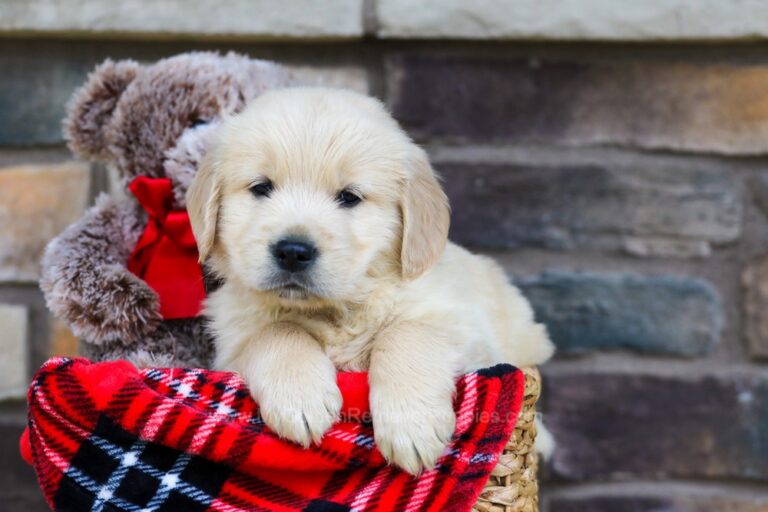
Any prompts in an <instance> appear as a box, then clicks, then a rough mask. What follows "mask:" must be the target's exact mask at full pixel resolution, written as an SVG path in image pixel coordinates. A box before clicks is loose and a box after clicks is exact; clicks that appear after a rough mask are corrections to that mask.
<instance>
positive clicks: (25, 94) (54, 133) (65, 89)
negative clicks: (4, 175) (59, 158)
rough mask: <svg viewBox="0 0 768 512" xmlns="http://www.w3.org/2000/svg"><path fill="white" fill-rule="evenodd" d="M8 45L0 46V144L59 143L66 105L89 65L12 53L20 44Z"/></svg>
mask: <svg viewBox="0 0 768 512" xmlns="http://www.w3.org/2000/svg"><path fill="white" fill-rule="evenodd" d="M1 10H2V7H0V11H1ZM0 18H2V16H0ZM8 46H9V47H8V48H2V47H0V69H2V70H3V79H2V80H0V119H2V120H3V122H2V123H0V146H13V145H16V146H29V145H34V144H56V143H60V142H61V141H62V140H63V137H62V131H61V121H62V119H64V111H65V105H66V103H67V101H68V100H69V98H70V96H71V95H72V92H73V91H74V90H75V88H76V87H78V86H79V85H80V84H82V83H83V82H84V81H85V77H86V75H87V73H88V71H90V68H91V67H92V66H91V65H90V63H88V64H86V63H81V62H77V63H75V62H71V61H70V60H67V59H66V58H62V59H59V60H52V59H47V58H45V57H44V56H41V55H24V54H23V53H22V54H14V53H12V52H13V51H14V50H19V48H14V45H8ZM2 50H6V51H7V52H8V53H6V51H2Z"/></svg>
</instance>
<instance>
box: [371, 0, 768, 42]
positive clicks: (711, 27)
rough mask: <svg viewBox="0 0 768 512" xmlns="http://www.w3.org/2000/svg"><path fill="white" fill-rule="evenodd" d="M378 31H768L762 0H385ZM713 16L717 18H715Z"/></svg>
mask: <svg viewBox="0 0 768 512" xmlns="http://www.w3.org/2000/svg"><path fill="white" fill-rule="evenodd" d="M376 10H377V15H378V26H379V30H378V34H379V36H380V37H394V38H414V39H424V38H441V39H457V38H458V39H545V40H562V39H566V40H601V41H602V40H610V41H655V40H674V41H679V40H695V41H701V40H719V39H727V40H730V39H740V38H743V39H753V38H764V37H767V36H768V21H766V20H768V6H767V5H766V4H765V2H762V1H761V0H748V1H742V2H740V3H739V4H738V6H735V5H734V3H733V2H731V1H729V0H714V1H707V2H706V3H704V2H701V1H700V0H650V1H648V0H646V1H643V2H623V3H621V4H618V3H616V2H615V1H612V0H569V1H559V2H556V3H552V2H531V1H528V0H495V1H484V2H472V3H467V2H466V1H465V0H420V1H418V2H413V1H411V0H378V1H377V2H376ZM712 20H717V23H713V22H712Z"/></svg>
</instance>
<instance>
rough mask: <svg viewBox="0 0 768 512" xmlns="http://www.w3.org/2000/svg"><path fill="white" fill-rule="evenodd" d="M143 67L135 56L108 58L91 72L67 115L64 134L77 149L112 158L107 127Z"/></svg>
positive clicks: (73, 100)
mask: <svg viewBox="0 0 768 512" xmlns="http://www.w3.org/2000/svg"><path fill="white" fill-rule="evenodd" d="M139 68H140V64H139V63H138V62H135V61H132V60H123V61H119V62H114V61H112V60H109V59H108V60H106V61H105V62H104V63H102V64H100V65H99V66H97V67H96V69H94V70H93V72H92V73H91V74H90V75H88V79H87V80H86V82H85V85H83V86H82V87H80V89H78V90H77V91H76V92H75V93H74V95H73V96H72V99H71V100H70V103H69V105H68V107H67V116H66V118H65V119H64V138H65V139H66V140H67V142H68V143H69V148H70V149H71V150H72V151H73V152H75V153H77V154H79V155H81V156H83V157H86V158H93V159H97V160H107V159H108V158H109V155H108V153H107V141H106V138H105V132H106V130H105V128H106V126H107V124H108V123H109V121H110V119H111V118H112V115H113V114H114V111H115V107H116V106H117V102H118V100H119V99H120V95H121V94H123V91H125V89H126V88H127V87H128V85H129V84H130V83H131V82H132V81H133V79H134V78H136V75H137V73H138V71H139Z"/></svg>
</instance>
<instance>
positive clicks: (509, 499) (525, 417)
mask: <svg viewBox="0 0 768 512" xmlns="http://www.w3.org/2000/svg"><path fill="white" fill-rule="evenodd" d="M523 373H525V396H524V398H523V407H522V411H521V412H520V418H519V419H518V420H517V425H516V426H515V431H514V433H513V434H512V437H511V438H510V439H509V442H508V443H507V446H505V447H504V453H502V455H501V457H499V462H498V464H496V467H495V468H494V470H493V472H492V473H491V478H490V480H488V483H487V484H485V488H484V489H483V492H482V493H481V494H480V498H479V499H478V500H477V503H476V504H475V506H474V507H472V512H537V511H538V510H539V484H538V482H537V481H536V470H537V469H538V465H539V460H538V456H537V455H536V451H535V450H534V449H533V442H534V440H535V439H536V423H535V421H534V419H535V417H536V401H537V400H538V399H539V394H540V393H541V376H540V375H539V371H538V370H537V369H536V368H524V369H523Z"/></svg>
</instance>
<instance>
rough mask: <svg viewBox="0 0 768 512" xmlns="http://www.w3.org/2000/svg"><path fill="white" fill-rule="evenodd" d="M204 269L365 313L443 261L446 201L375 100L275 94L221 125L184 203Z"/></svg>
mask: <svg viewBox="0 0 768 512" xmlns="http://www.w3.org/2000/svg"><path fill="white" fill-rule="evenodd" d="M187 205H188V209H189V213H190V219H191V222H192V229H193V231H194V233H195V237H196V239H197V243H198V247H199V249H200V258H201V260H205V259H206V257H207V256H209V255H210V256H211V259H210V260H211V263H212V267H213V269H214V270H215V271H217V272H218V273H220V274H222V275H223V276H225V277H226V278H227V279H235V280H237V281H239V282H240V283H241V284H243V285H245V286H247V287H249V288H251V289H253V290H257V291H259V292H263V293H264V295H265V296H268V297H271V298H273V299H275V300H276V301H277V302H278V303H281V304H283V305H291V306H308V307H311V306H317V305H319V304H322V303H342V302H358V301H362V300H364V297H365V296H366V295H367V294H368V293H370V292H371V291H372V290H373V289H374V288H375V287H376V285H377V284H378V282H379V281H380V280H381V279H387V278H390V279H391V278H396V279H413V278H416V277H418V276H419V275H421V274H422V273H423V272H425V271H426V270H427V269H428V268H429V267H430V266H431V265H432V264H433V263H434V262H435V261H436V260H437V259H438V258H439V257H440V255H441V254H442V252H443V249H444V247H445V244H446V241H447V234H448V223H449V209H448V200H447V198H446V196H445V194H444V192H443V190H442V188H441V187H440V185H439V183H438V181H437V179H436V176H435V173H434V171H433V170H432V168H431V166H430V165H429V162H428V160H427V156H426V154H425V153H424V151H423V150H421V149H420V148H418V147H417V146H416V145H415V144H413V142H411V140H410V139H409V138H408V136H407V135H406V134H405V133H404V132H403V130H402V129H401V128H400V127H399V126H398V125H397V123H396V122H395V121H394V120H393V119H392V118H391V117H390V116H389V114H388V113H387V112H386V110H385V109H384V107H383V106H382V105H381V103H380V102H379V101H377V100H375V99H372V98H369V97H366V96H363V95H359V94H356V93H353V92H349V91H342V90H334V89H323V88H293V89H284V90H279V91H272V92H268V93H266V94H264V95H262V96H260V97H259V98H258V99H256V100H255V101H254V102H253V103H251V105H250V106H248V107H247V108H246V110H245V111H244V112H242V113H241V114H239V115H237V116H234V117H231V118H229V119H227V120H225V121H224V123H223V125H222V127H221V128H220V130H219V133H218V134H217V137H216V140H215V142H214V143H213V146H212V147H211V149H210V151H209V152H208V153H207V155H206V156H205V158H204V160H203V163H202V166H201V168H200V170H199V171H198V174H197V176H196V177H195V181H194V182H193V184H192V186H191V188H190V190H189V193H188V195H187Z"/></svg>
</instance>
